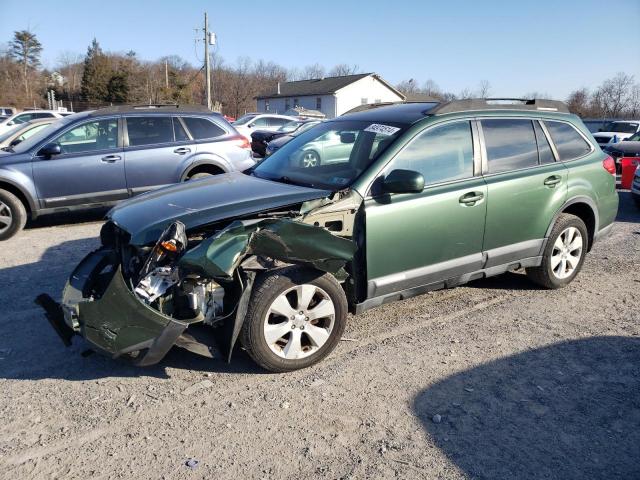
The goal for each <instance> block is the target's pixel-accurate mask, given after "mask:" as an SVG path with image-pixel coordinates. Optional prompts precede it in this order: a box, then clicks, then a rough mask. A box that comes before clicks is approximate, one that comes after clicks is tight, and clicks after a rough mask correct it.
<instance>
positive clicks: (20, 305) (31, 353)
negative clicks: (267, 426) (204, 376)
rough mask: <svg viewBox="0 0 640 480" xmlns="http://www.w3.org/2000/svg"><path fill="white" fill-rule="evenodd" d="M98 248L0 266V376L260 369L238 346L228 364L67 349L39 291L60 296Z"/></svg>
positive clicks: (57, 251)
mask: <svg viewBox="0 0 640 480" xmlns="http://www.w3.org/2000/svg"><path fill="white" fill-rule="evenodd" d="M98 246H99V240H98V239H97V238H95V237H93V238H85V239H81V240H71V241H66V242H62V243H60V244H58V245H55V246H52V247H49V248H48V249H47V250H46V251H45V252H44V253H43V254H42V256H41V257H40V259H39V260H38V261H37V262H33V263H26V264H23V265H17V266H13V267H7V268H0V378H6V379H16V380H39V379H64V380H72V381H79V380H91V379H100V378H107V377H138V376H150V377H158V378H166V377H168V375H167V373H166V369H167V368H177V369H188V370H197V371H202V372H212V373H214V372H220V373H230V374H238V373H251V374H256V373H264V371H263V370H260V369H259V368H258V367H257V366H256V365H255V363H253V362H252V361H251V360H250V359H249V357H248V356H247V355H246V353H245V352H243V351H242V350H240V349H239V348H238V349H236V351H235V352H234V355H233V360H232V363H231V364H227V363H226V361H225V360H223V359H222V358H221V356H218V358H214V359H209V358H204V357H201V356H198V355H195V354H193V353H190V352H188V351H186V350H183V349H180V348H177V347H174V348H173V349H172V350H171V351H170V352H169V354H168V355H167V356H166V357H165V359H164V360H162V362H161V363H160V364H159V365H155V366H152V367H146V368H141V367H134V366H131V365H129V364H127V363H126V362H125V361H123V360H113V359H111V358H108V357H104V356H102V355H99V354H92V355H89V356H86V357H84V356H82V353H83V352H85V351H86V350H87V349H88V347H89V346H88V344H86V343H85V342H84V340H83V339H82V338H81V337H74V339H73V345H72V346H71V347H69V348H66V347H65V346H64V345H63V344H62V341H61V340H60V338H59V337H58V336H57V335H56V333H55V332H54V331H53V329H52V328H51V326H50V325H49V323H48V322H47V320H46V318H45V315H44V311H43V310H42V309H41V308H40V307H38V306H37V305H35V303H34V300H35V298H36V297H37V296H38V295H39V294H40V293H48V294H49V295H51V296H52V297H53V298H54V299H60V296H61V294H62V289H63V288H64V285H65V282H66V281H67V278H68V276H69V275H70V274H71V271H72V270H73V269H74V268H75V266H76V265H77V264H78V263H79V262H80V260H81V259H82V258H83V257H84V256H85V255H86V254H87V253H89V252H90V251H92V250H94V249H96V248H97V247H98Z"/></svg>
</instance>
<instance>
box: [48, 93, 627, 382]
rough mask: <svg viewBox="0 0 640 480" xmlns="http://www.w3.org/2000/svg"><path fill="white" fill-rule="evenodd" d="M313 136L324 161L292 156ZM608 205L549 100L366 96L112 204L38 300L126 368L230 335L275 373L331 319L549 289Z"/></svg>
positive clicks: (333, 323)
mask: <svg viewBox="0 0 640 480" xmlns="http://www.w3.org/2000/svg"><path fill="white" fill-rule="evenodd" d="M323 139H329V140H327V141H331V142H332V148H335V143H336V142H339V143H340V144H341V145H342V147H341V148H340V149H339V151H340V154H339V155H336V156H335V158H333V159H332V161H326V162H325V161H323V162H315V163H313V164H312V163H305V162H300V158H301V155H302V154H303V153H304V152H305V151H307V150H308V146H309V145H310V144H312V145H313V147H314V148H316V149H322V148H323V145H322V141H324V140H323ZM345 152H346V153H345ZM617 208H618V196H617V194H616V190H615V165H614V164H613V161H612V159H611V158H609V157H608V156H607V155H606V154H604V153H603V152H602V151H601V150H600V148H599V147H598V145H597V143H596V142H595V140H594V139H593V137H592V136H591V134H590V133H589V131H588V130H587V128H586V127H585V126H584V125H583V123H582V122H581V121H580V120H579V119H578V117H576V116H574V115H571V114H569V112H568V110H567V108H566V106H565V105H564V104H562V103H560V102H555V101H548V100H547V101H545V100H528V101H520V102H510V103H506V102H504V101H493V100H462V101H452V102H448V103H440V104H438V103H405V104H397V105H389V106H380V107H377V108H372V109H369V110H364V111H360V112H357V113H352V114H348V115H345V116H342V117H338V118H336V119H333V120H330V121H327V122H323V123H321V124H319V125H317V126H315V127H313V128H311V129H309V130H308V131H306V132H304V133H303V134H301V135H299V136H297V137H296V138H294V139H293V140H291V141H290V142H288V143H287V144H286V145H284V146H283V147H282V148H280V149H279V150H278V151H277V152H275V153H274V154H273V155H272V156H270V157H269V158H267V159H266V160H264V161H263V162H261V163H260V164H258V165H257V166H255V167H253V168H252V170H251V171H248V172H245V173H243V174H241V173H232V174H226V175H218V176H214V177H210V178H208V179H203V180H197V181H191V182H186V183H183V184H179V185H174V186H171V187H167V188H164V189H161V190H156V191H153V192H150V193H147V194H144V195H141V196H139V197H136V198H133V199H131V200H128V201H126V202H123V203H121V204H120V205H118V206H116V207H115V208H114V209H113V210H111V211H110V212H109V214H108V222H107V223H106V224H105V225H104V227H103V229H102V232H101V240H102V247H101V248H100V249H99V250H97V251H96V252H93V253H91V254H89V255H88V256H87V257H86V258H85V259H84V260H83V261H82V262H81V263H80V264H79V265H78V267H77V268H76V270H75V271H74V272H73V274H72V275H71V277H70V278H69V281H68V283H67V286H66V287H65V290H64V293H63V298H62V303H61V304H58V303H56V302H54V301H53V299H51V298H50V297H47V296H44V295H43V296H40V297H39V300H38V301H39V303H40V304H41V305H42V306H43V307H44V308H45V310H46V311H47V317H48V318H49V320H50V322H51V323H52V325H53V326H54V328H55V329H56V330H57V332H58V333H59V334H60V336H61V337H62V338H63V340H64V341H65V342H66V343H70V341H71V337H72V336H73V335H75V334H79V335H82V336H83V337H84V338H85V339H86V340H87V341H88V342H90V343H91V344H92V346H93V347H94V348H95V349H97V350H99V351H102V352H106V353H108V354H109V355H111V356H113V357H119V356H127V357H131V358H132V359H133V361H134V363H136V364H138V365H150V364H153V363H156V362H158V361H160V360H161V359H162V357H163V356H164V355H165V354H166V352H167V351H168V350H169V349H170V348H171V347H172V346H173V345H177V346H180V347H183V348H186V349H188V350H191V351H194V352H197V353H199V354H203V355H205V356H212V355H213V353H212V352H221V353H222V354H223V355H225V356H226V357H227V358H229V359H230V357H231V352H232V350H233V348H234V345H235V344H236V341H237V340H238V339H239V340H240V343H241V345H242V346H243V348H244V349H245V350H246V351H247V352H248V353H249V355H250V356H251V357H252V358H253V359H254V360H255V361H256V362H257V363H258V364H259V365H261V366H262V367H264V368H266V369H268V370H271V371H275V372H284V371H290V370H295V369H299V368H303V367H307V366H309V365H312V364H314V363H316V362H318V361H319V360H321V359H322V358H324V357H325V356H327V355H328V354H329V353H330V352H331V350H332V349H333V348H334V347H335V346H336V344H337V343H338V341H339V340H340V336H341V335H342V332H343V331H344V328H345V322H346V319H347V313H348V312H352V313H360V312H362V311H364V310H367V309H369V308H372V307H376V306H378V305H381V304H383V303H387V302H391V301H394V300H402V299H404V298H408V297H412V296H414V295H418V294H421V293H425V292H428V291H430V290H434V289H440V288H448V287H454V286H456V285H460V284H463V283H466V282H469V281H471V280H474V279H478V278H483V277H488V276H492V275H498V274H500V273H503V272H506V271H509V270H513V269H517V268H524V269H526V273H527V275H528V276H529V277H530V278H531V280H533V281H534V282H536V283H537V284H539V285H542V286H544V287H546V288H560V287H563V286H565V285H567V284H568V283H569V282H571V281H572V280H573V279H574V278H575V276H576V275H577V274H578V272H579V271H580V269H581V267H582V264H583V262H584V259H585V256H586V254H587V252H588V251H589V250H590V249H591V247H592V246H593V244H594V242H595V241H597V240H598V239H600V238H601V237H603V236H604V235H605V234H607V233H608V232H609V231H610V230H611V227H612V225H613V221H614V219H615V217H616V212H617ZM211 327H217V328H215V329H211ZM211 332H215V335H213V338H214V340H210V339H209V338H211V336H208V337H207V336H203V334H206V333H211Z"/></svg>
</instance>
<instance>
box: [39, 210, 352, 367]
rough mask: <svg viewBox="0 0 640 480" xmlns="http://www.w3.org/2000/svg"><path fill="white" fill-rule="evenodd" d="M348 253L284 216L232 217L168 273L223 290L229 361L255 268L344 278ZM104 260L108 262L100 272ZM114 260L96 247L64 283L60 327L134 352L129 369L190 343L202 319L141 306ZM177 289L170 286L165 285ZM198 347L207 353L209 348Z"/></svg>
mask: <svg viewBox="0 0 640 480" xmlns="http://www.w3.org/2000/svg"><path fill="white" fill-rule="evenodd" d="M156 248H157V247H156ZM355 251H356V245H355V243H354V242H353V241H351V240H350V239H347V238H342V237H339V236H336V235H333V234H332V233H330V232H329V231H328V230H326V229H324V228H322V227H319V226H314V225H309V224H305V223H301V222H298V221H295V220H292V219H287V218H264V219H256V220H238V221H234V222H232V223H231V224H229V225H228V226H227V227H226V228H224V229H222V230H220V231H219V232H217V233H216V234H214V235H212V236H210V237H208V238H204V239H203V240H202V241H200V242H199V243H198V244H197V245H196V246H195V247H193V248H191V249H189V250H187V251H185V252H184V253H183V254H182V255H181V256H179V257H178V258H176V260H175V262H174V263H175V265H173V266H172V267H171V268H177V269H178V272H179V275H180V278H181V280H180V282H182V281H185V282H186V281H187V280H184V279H187V278H194V277H195V278H206V279H211V281H214V282H217V283H219V284H220V285H224V290H225V292H224V296H225V297H224V302H225V306H226V305H227V300H229V303H228V305H229V307H228V308H225V315H223V316H222V318H221V319H220V320H221V321H220V323H221V325H222V327H223V328H221V329H220V331H221V333H222V336H223V338H219V339H218V343H219V344H220V345H219V346H220V347H221V350H223V352H224V353H225V357H226V358H227V359H228V360H230V358H231V352H232V350H233V347H234V344H235V343H236V340H237V338H238V335H239V333H240V330H241V328H242V324H243V322H244V317H245V314H246V312H247V308H248V305H249V301H250V297H251V289H252V286H253V281H254V279H255V277H256V275H257V274H258V273H259V271H260V270H265V269H269V268H274V267H277V266H284V265H290V264H297V265H305V266H309V267H312V268H316V269H318V270H321V271H324V272H329V273H332V274H334V275H335V276H336V277H337V278H338V279H339V280H344V279H345V278H346V277H347V272H346V271H345V268H344V267H345V265H346V264H347V262H350V261H351V260H352V258H353V256H354V254H355ZM92 258H93V259H95V260H92ZM105 258H109V259H111V260H112V261H113V262H114V263H113V264H111V265H108V266H107V267H106V268H105V265H104V261H103V259H105ZM117 258H118V256H117V255H113V254H108V255H107V254H105V249H103V250H98V251H97V252H94V253H92V254H90V255H89V256H87V258H85V260H83V261H82V262H81V263H80V265H79V266H78V268H77V269H76V271H74V274H72V276H71V278H70V280H69V283H70V284H72V285H73V286H74V289H73V291H74V292H78V294H76V295H69V294H68V293H69V292H68V289H69V285H68V286H67V289H66V290H67V291H66V295H65V298H64V299H63V304H62V309H61V311H62V312H64V317H65V319H64V321H65V323H66V324H67V325H68V326H69V327H70V328H71V329H73V331H74V332H75V333H77V334H80V335H82V336H83V337H84V338H85V339H86V340H87V341H88V342H90V343H91V344H92V345H93V346H95V347H96V348H97V349H98V350H100V351H103V352H106V353H108V354H110V355H111V356H113V357H118V356H121V355H123V354H127V353H134V352H142V353H140V354H139V355H138V357H136V358H135V360H134V361H135V363H136V364H137V365H152V364H154V363H157V362H158V361H160V360H161V359H162V358H163V357H164V355H165V354H166V353H167V352H168V351H169V349H170V348H171V347H172V346H173V345H174V344H178V345H179V346H184V344H190V345H193V344H194V343H197V342H194V341H193V338H191V337H188V336H187V338H189V340H188V341H186V342H185V341H184V338H185V335H187V334H186V332H185V331H186V330H187V329H188V328H189V327H190V326H192V325H194V324H197V323H202V322H203V315H202V314H201V313H198V312H195V313H197V314H196V315H194V316H193V318H187V319H186V320H185V318H184V317H181V318H174V317H172V316H171V315H167V314H166V312H162V311H160V310H159V309H158V308H154V306H153V305H154V304H151V303H149V302H145V301H143V299H142V298H141V297H139V296H138V295H137V294H136V292H135V282H133V283H132V281H131V279H127V278H126V275H125V276H123V272H122V268H121V266H120V264H119V263H117V262H119V260H116V259H117ZM87 266H90V267H91V268H88V267H87ZM87 270H90V271H87ZM105 270H106V271H107V274H105V273H104V271H105ZM109 270H110V271H109ZM105 277H106V279H105ZM100 283H102V284H103V286H102V287H98V288H97V289H96V288H94V287H93V286H92V285H96V284H100ZM181 286H182V284H181V283H178V284H177V285H176V286H175V287H173V288H181ZM96 292H97V293H96ZM228 297H229V298H228ZM216 321H217V320H216ZM52 323H53V322H52ZM181 340H182V341H181ZM200 346H202V345H200ZM206 347H207V348H209V349H212V348H214V346H213V345H206ZM185 348H186V347H185ZM189 349H190V350H192V351H198V349H192V348H189ZM200 350H201V349H200Z"/></svg>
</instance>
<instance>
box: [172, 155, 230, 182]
mask: <svg viewBox="0 0 640 480" xmlns="http://www.w3.org/2000/svg"><path fill="white" fill-rule="evenodd" d="M203 165H206V166H210V167H215V168H219V169H220V170H222V173H227V172H228V171H229V169H228V168H227V166H226V165H224V164H223V163H221V162H218V161H217V160H211V159H203V160H196V161H195V162H193V163H192V164H191V165H189V168H187V169H185V171H184V172H182V175H181V176H180V181H181V182H184V181H185V180H186V179H187V178H189V177H190V176H191V172H193V171H194V170H195V169H196V168H198V167H202V166H203Z"/></svg>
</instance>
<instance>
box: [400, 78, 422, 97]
mask: <svg viewBox="0 0 640 480" xmlns="http://www.w3.org/2000/svg"><path fill="white" fill-rule="evenodd" d="M396 89H397V90H398V91H400V92H401V93H404V94H405V95H406V94H411V93H420V89H419V88H418V82H416V81H415V79H413V78H410V79H409V80H403V81H401V82H400V83H399V84H397V85H396Z"/></svg>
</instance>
